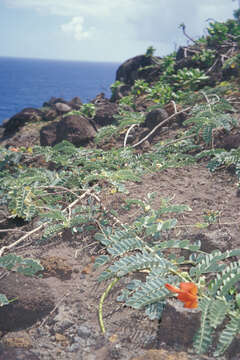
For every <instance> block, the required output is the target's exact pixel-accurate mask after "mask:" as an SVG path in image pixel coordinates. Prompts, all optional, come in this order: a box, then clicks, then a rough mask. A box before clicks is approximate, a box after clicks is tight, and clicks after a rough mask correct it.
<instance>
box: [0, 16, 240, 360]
mask: <svg viewBox="0 0 240 360" xmlns="http://www.w3.org/2000/svg"><path fill="white" fill-rule="evenodd" d="M181 27H182V28H184V31H185V32H186V29H185V27H183V24H182V26H181ZM239 46H240V24H239V17H238V14H237V13H236V14H235V19H233V20H228V21H227V22H225V23H219V22H210V24H209V28H208V36H206V37H202V38H201V39H199V40H197V41H194V44H193V46H192V47H189V48H188V49H187V48H186V52H191V54H192V55H191V63H192V64H193V65H192V66H190V67H187V66H183V67H182V68H179V69H177V68H176V66H175V65H176V53H173V54H171V55H168V56H166V57H164V58H163V59H159V58H157V57H156V58H155V57H154V49H153V48H152V47H149V48H148V49H147V51H146V54H145V56H147V57H154V58H155V59H156V61H155V63H156V64H155V65H153V67H152V69H158V70H160V76H159V78H158V79H157V80H155V81H153V82H149V81H148V80H147V79H142V78H139V79H137V80H136V81H135V83H134V84H133V86H132V87H131V91H130V92H129V94H128V95H127V96H123V97H121V99H119V100H118V104H119V111H118V114H116V116H115V123H114V124H112V125H108V126H105V127H102V128H101V129H100V130H99V131H98V133H97V136H96V138H95V144H94V146H92V147H89V148H77V147H75V146H74V145H73V144H71V143H68V142H66V141H64V142H62V143H60V144H57V145H55V146H54V147H47V146H46V147H40V146H35V147H31V148H30V147H29V148H28V147H26V148H24V147H21V148H11V147H10V148H8V149H7V148H4V147H1V148H0V204H1V205H2V206H6V207H7V213H6V214H5V217H6V218H8V219H22V220H23V221H25V222H27V223H28V224H34V226H35V227H33V228H32V229H31V231H29V232H28V233H27V234H25V235H24V236H22V237H20V238H19V239H18V240H17V241H16V242H15V243H13V244H6V245H5V246H3V247H2V248H1V250H0V252H1V255H2V257H1V258H0V266H1V267H4V268H5V269H7V270H9V271H10V270H11V271H18V272H22V273H24V274H25V275H27V276H32V275H35V274H37V273H38V272H39V271H40V270H41V269H42V267H41V265H40V264H39V262H38V261H37V260H33V259H23V258H21V257H18V256H16V255H14V254H12V253H11V254H8V255H5V252H7V251H8V250H11V249H13V248H14V247H15V246H16V245H18V244H20V243H21V242H23V241H24V240H25V239H26V238H27V237H28V236H30V235H32V234H34V233H38V234H39V240H38V241H39V244H44V243H46V242H50V241H51V239H53V238H55V237H56V236H57V235H58V234H60V233H61V232H62V231H64V230H66V229H70V231H71V232H72V234H73V235H74V234H76V233H77V232H84V231H88V230H89V229H91V230H94V232H95V240H97V241H98V242H100V243H101V244H102V246H103V249H104V255H101V256H99V257H98V258H97V259H96V262H95V265H96V266H104V270H103V272H102V274H101V276H100V278H99V281H106V280H109V279H111V281H112V282H111V283H110V285H109V286H110V287H108V289H107V290H106V292H105V293H104V294H103V296H102V299H101V302H100V306H99V319H100V325H101V329H102V331H103V332H104V331H105V329H104V324H103V320H102V311H103V302H104V299H105V298H106V296H107V294H108V292H109V291H110V289H111V287H112V286H114V285H115V283H116V282H117V281H120V279H121V278H122V277H127V276H129V275H131V278H132V280H131V281H130V282H129V283H128V285H127V286H126V288H124V289H123V291H122V294H121V296H119V297H118V299H117V300H118V301H121V302H123V303H125V304H126V305H127V306H131V307H132V308H134V309H144V310H145V312H146V314H147V315H148V316H149V317H150V319H155V318H158V319H160V318H161V314H162V312H163V311H164V307H165V304H166V301H167V299H168V298H169V297H173V296H175V295H174V293H172V292H171V291H169V290H168V288H167V287H166V284H170V285H172V286H174V287H175V289H176V288H177V289H178V288H179V284H180V285H181V283H191V284H195V285H196V287H197V294H196V293H195V295H194V296H195V297H197V306H198V309H199V310H200V311H201V314H202V315H201V326H200V329H199V330H198V332H197V333H196V334H195V339H194V349H195V351H196V353H198V354H202V353H206V352H208V350H209V348H210V345H212V341H213V336H214V332H215V331H216V330H217V329H218V328H219V327H220V326H222V330H221V332H220V334H219V337H218V341H217V344H216V345H214V346H215V348H214V350H213V354H214V356H215V357H218V356H220V355H222V354H223V353H224V352H225V351H226V349H227V348H228V347H229V345H230V344H231V343H232V341H233V339H234V338H235V337H236V336H237V335H238V334H239V332H240V294H239V291H238V287H237V284H238V283H239V279H240V262H239V256H240V249H233V250H229V251H225V252H221V251H218V250H215V251H213V252H211V253H206V252H203V251H201V250H200V249H201V243H200V241H197V242H195V243H192V242H190V241H189V240H179V239H178V238H177V237H175V234H176V231H175V230H176V229H177V228H178V226H179V223H178V220H177V218H176V217H175V216H176V214H179V213H182V212H189V211H191V209H190V208H189V207H188V206H185V205H177V204H173V203H172V201H171V199H164V198H163V199H162V200H161V201H162V203H161V207H160V208H159V209H157V210H154V209H153V208H152V207H151V201H152V199H153V197H154V194H153V193H149V194H148V195H147V197H146V199H145V200H137V199H129V200H128V201H127V202H126V204H125V206H126V207H131V206H133V205H134V206H137V207H139V209H140V214H139V215H138V217H137V219H136V220H134V221H133V223H130V224H127V225H126V224H122V223H121V221H120V220H119V217H118V213H117V212H116V211H114V210H112V211H108V210H107V209H106V208H105V207H104V205H103V203H102V201H101V196H102V195H103V194H107V195H111V194H113V193H116V192H123V193H124V192H126V191H127V190H126V187H125V184H126V182H127V181H132V182H140V181H141V179H142V177H143V176H144V175H145V174H149V173H155V172H161V171H163V170H164V169H167V168H170V167H182V166H191V165H192V164H197V163H198V162H200V161H203V160H204V161H207V167H208V168H209V171H211V172H215V171H217V170H219V169H221V170H223V169H231V171H233V172H234V173H235V176H236V179H237V180H238V181H240V150H239V148H236V149H231V150H225V149H224V148H221V147H218V146H216V143H217V140H218V138H219V133H221V134H222V133H223V134H224V135H226V134H230V133H231V131H232V130H234V128H235V127H236V126H237V125H238V124H237V119H236V116H235V113H236V109H235V107H234V99H235V97H234V95H235V94H236V93H238V92H239V91H240V89H239V73H238V82H237V81H236V76H235V75H234V77H231V71H232V70H234V69H235V70H236V69H238V68H239V65H240V54H239ZM219 69H221V71H222V69H224V70H230V75H229V76H228V79H227V80H224V81H220V82H218V81H217V80H214V81H215V83H214V85H212V84H211V81H212V74H213V73H214V72H215V73H217V71H219ZM143 70H144V68H143V69H140V71H139V74H141V72H142V71H143ZM145 70H146V69H145ZM122 85H123V84H122V83H121V82H119V81H117V82H115V83H114V84H113V85H112V86H111V89H112V93H113V95H116V93H117V89H120V88H121V86H122ZM139 99H140V100H141V99H142V101H145V100H149V101H151V102H152V105H151V106H149V107H148V108H147V110H146V111H139V110H138V101H139ZM170 102H171V103H172V106H173V108H175V113H173V115H170V116H169V118H168V119H165V120H164V122H163V123H160V124H159V125H158V126H156V128H154V129H153V130H152V133H153V134H154V131H156V130H157V129H159V128H161V127H162V126H163V125H164V126H166V125H167V126H168V125H169V124H170V120H171V119H174V116H175V117H176V115H178V114H182V113H184V114H185V115H186V116H185V120H184V122H183V123H182V124H181V126H180V127H178V133H177V136H176V137H175V138H174V139H172V138H168V139H165V140H164V141H163V140H161V139H160V140H159V141H157V142H155V144H153V145H152V146H151V148H150V149H149V150H148V151H147V152H144V151H140V152H137V151H136V148H137V141H133V142H131V143H130V145H129V141H128V140H129V134H130V131H131V130H132V129H133V128H134V127H139V126H141V124H143V123H144V121H145V119H146V116H147V114H148V113H149V112H150V111H151V110H153V109H156V108H162V107H164V106H165V105H166V104H169V103H170ZM179 106H180V107H181V109H180V110H178V109H179ZM80 113H81V114H82V115H84V116H86V117H88V118H93V117H94V115H95V107H94V105H93V104H85V105H83V106H82V108H81V110H80ZM146 138H148V135H147V137H146ZM111 140H114V141H115V143H116V144H117V146H115V147H112V148H111V149H110V150H103V148H104V147H103V145H104V144H106V143H108V142H110V141H111ZM140 142H141V141H140ZM142 142H143V141H142ZM217 216H218V214H217V213H208V214H207V215H206V216H205V221H204V222H202V223H198V224H191V226H193V227H199V228H201V227H208V226H209V225H210V224H212V223H214V222H215V221H216V219H217ZM186 254H187V255H186ZM138 272H141V273H143V274H144V276H145V278H144V281H140V280H139V279H137V278H134V279H133V277H134V276H135V274H136V273H138ZM178 291H180V290H178ZM190 295H191V293H190ZM190 295H189V294H188V296H190ZM179 299H181V297H180V296H179ZM12 300H14V299H10V300H8V299H7V298H6V296H5V295H4V294H1V295H0V305H1V306H3V305H7V304H8V303H9V302H10V301H12ZM186 304H187V302H186V301H185V305H186ZM194 304H195V305H196V302H195V303H194ZM186 307H191V306H186ZM194 307H196V306H194ZM169 336H171V334H170V335H169Z"/></svg>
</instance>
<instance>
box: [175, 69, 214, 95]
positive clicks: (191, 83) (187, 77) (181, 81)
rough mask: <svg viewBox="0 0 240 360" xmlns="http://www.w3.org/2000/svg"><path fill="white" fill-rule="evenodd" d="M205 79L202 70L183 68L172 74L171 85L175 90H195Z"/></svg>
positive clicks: (206, 77) (205, 76)
mask: <svg viewBox="0 0 240 360" xmlns="http://www.w3.org/2000/svg"><path fill="white" fill-rule="evenodd" d="M207 79H208V76H207V75H205V73H204V71H202V70H199V69H187V68H183V69H179V70H178V71H177V73H176V74H173V75H172V82H173V84H172V85H173V86H174V89H175V90H182V91H185V90H197V89H198V88H199V87H200V86H201V85H202V84H204V82H205V81H206V80H207Z"/></svg>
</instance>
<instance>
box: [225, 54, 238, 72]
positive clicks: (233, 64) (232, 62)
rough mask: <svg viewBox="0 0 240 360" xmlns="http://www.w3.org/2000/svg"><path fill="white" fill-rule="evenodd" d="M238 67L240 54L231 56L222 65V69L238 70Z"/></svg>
mask: <svg viewBox="0 0 240 360" xmlns="http://www.w3.org/2000/svg"><path fill="white" fill-rule="evenodd" d="M239 66H240V54H236V55H234V56H232V57H231V58H230V59H228V60H226V61H225V63H224V64H223V69H228V68H231V69H235V68H236V69H238V68H239Z"/></svg>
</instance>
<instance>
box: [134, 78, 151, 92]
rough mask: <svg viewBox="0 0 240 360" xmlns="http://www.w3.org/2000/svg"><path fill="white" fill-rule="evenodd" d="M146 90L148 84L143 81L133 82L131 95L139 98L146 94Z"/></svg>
mask: <svg viewBox="0 0 240 360" xmlns="http://www.w3.org/2000/svg"><path fill="white" fill-rule="evenodd" d="M148 88H149V84H148V83H147V82H146V81H144V80H142V79H138V80H135V82H134V84H133V86H132V88H131V93H132V94H133V95H135V96H139V95H142V94H145V93H147V92H148Z"/></svg>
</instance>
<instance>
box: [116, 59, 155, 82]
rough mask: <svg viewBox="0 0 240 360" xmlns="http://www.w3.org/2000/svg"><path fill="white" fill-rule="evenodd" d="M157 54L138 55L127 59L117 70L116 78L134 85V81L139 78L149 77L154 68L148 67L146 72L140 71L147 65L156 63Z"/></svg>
mask: <svg viewBox="0 0 240 360" xmlns="http://www.w3.org/2000/svg"><path fill="white" fill-rule="evenodd" d="M156 59H160V58H157V57H155V56H145V55H138V56H135V57H133V58H131V59H128V60H127V61H125V62H124V63H123V64H122V65H120V67H119V68H118V70H117V74H116V80H118V81H122V82H124V83H125V84H127V85H133V84H134V81H135V80H137V79H139V78H145V79H146V78H147V77H148V76H147V75H148V72H149V71H150V72H151V71H152V69H151V68H150V69H148V70H147V69H146V71H145V72H142V71H140V70H141V68H144V67H145V66H151V65H156Z"/></svg>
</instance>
